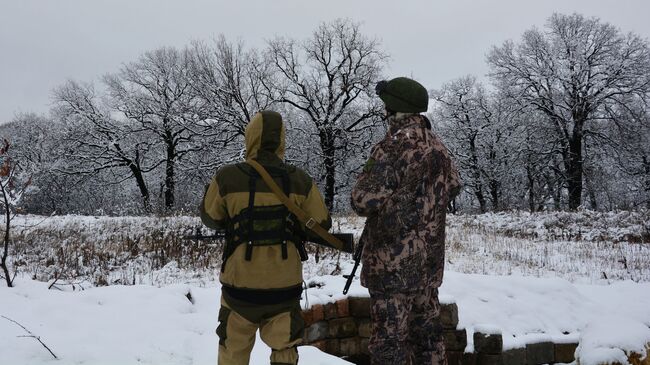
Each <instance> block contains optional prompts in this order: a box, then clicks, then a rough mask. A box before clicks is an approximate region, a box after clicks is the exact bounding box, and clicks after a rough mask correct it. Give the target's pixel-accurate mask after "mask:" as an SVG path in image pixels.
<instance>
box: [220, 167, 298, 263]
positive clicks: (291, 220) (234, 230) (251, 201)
mask: <svg viewBox="0 0 650 365" xmlns="http://www.w3.org/2000/svg"><path fill="white" fill-rule="evenodd" d="M278 170H280V169H278ZM278 170H276V171H278ZM281 179H282V184H281V187H282V189H283V191H284V193H285V194H286V195H289V193H290V191H289V190H290V181H289V175H288V174H287V172H286V171H284V170H283V169H282V170H281ZM259 180H261V177H260V176H259V175H258V174H257V173H256V172H254V171H253V172H251V174H250V177H249V181H248V187H249V195H248V207H247V208H245V209H243V210H242V211H241V212H239V214H237V215H236V216H234V217H232V218H230V219H229V220H228V228H227V231H226V246H225V248H224V251H223V260H222V262H223V264H222V267H221V272H224V268H225V265H226V262H227V261H228V259H229V258H230V257H231V256H232V255H233V253H234V252H235V250H236V249H237V247H239V246H240V245H246V250H245V256H244V259H245V260H246V261H251V260H252V258H253V255H254V248H255V247H259V246H272V245H280V246H281V251H282V259H283V260H286V259H287V258H288V245H287V242H293V243H294V245H295V246H296V248H297V249H298V252H299V254H300V259H301V261H306V260H307V253H306V251H305V248H304V245H303V235H304V234H303V233H302V229H301V227H300V225H299V224H298V223H297V222H298V220H297V219H296V217H295V216H294V215H293V214H292V213H291V212H290V211H289V210H288V209H287V207H286V206H284V205H283V204H277V205H269V206H255V192H256V190H257V183H258V181H259ZM262 183H263V182H262Z"/></svg>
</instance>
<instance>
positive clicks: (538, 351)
mask: <svg viewBox="0 0 650 365" xmlns="http://www.w3.org/2000/svg"><path fill="white" fill-rule="evenodd" d="M554 362H555V345H554V344H553V342H539V343H529V344H528V345H526V363H527V364H528V365H541V364H551V363H554Z"/></svg>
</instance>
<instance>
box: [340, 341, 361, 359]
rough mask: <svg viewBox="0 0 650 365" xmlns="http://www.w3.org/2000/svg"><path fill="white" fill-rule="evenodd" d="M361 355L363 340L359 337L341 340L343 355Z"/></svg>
mask: <svg viewBox="0 0 650 365" xmlns="http://www.w3.org/2000/svg"><path fill="white" fill-rule="evenodd" d="M359 354H361V339H359V337H352V338H345V339H342V340H341V355H343V356H353V355H359Z"/></svg>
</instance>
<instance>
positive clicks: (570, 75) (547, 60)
mask: <svg viewBox="0 0 650 365" xmlns="http://www.w3.org/2000/svg"><path fill="white" fill-rule="evenodd" d="M488 63H489V65H490V66H491V68H492V76H493V77H494V78H495V79H496V80H497V81H498V82H499V83H501V85H508V89H509V90H510V91H514V92H515V93H514V94H512V95H511V96H512V97H513V98H515V99H519V100H522V101H525V102H526V103H527V104H529V105H531V106H534V107H535V108H537V109H538V110H540V111H541V112H543V113H544V114H545V115H546V116H547V117H548V121H549V123H551V125H552V126H553V127H554V129H555V133H554V135H553V136H552V137H551V138H553V139H554V140H555V141H556V142H557V143H558V145H559V147H560V155H561V159H562V164H563V170H564V174H565V184H566V187H567V189H568V196H569V208H570V209H577V208H578V207H579V206H580V205H581V203H582V194H583V163H584V152H585V151H584V148H583V147H584V139H585V136H587V135H589V134H590V133H591V125H592V124H593V123H594V121H598V120H611V116H610V115H609V113H608V111H609V109H610V107H611V106H613V105H620V104H621V102H622V100H623V99H624V98H625V97H626V96H628V95H642V94H644V93H646V92H647V91H648V89H649V88H650V51H649V48H648V43H647V41H645V40H644V39H642V38H641V37H639V36H638V35H635V34H632V33H629V34H622V33H621V31H620V30H619V29H617V28H616V27H614V26H613V25H611V24H608V23H603V22H601V21H600V20H599V19H596V18H589V19H588V18H585V17H583V16H582V15H578V14H573V15H561V14H554V15H553V16H551V17H550V18H549V20H548V23H547V31H546V32H543V31H540V30H537V29H532V30H529V31H527V32H525V33H524V36H523V38H522V40H521V43H519V44H515V43H513V42H511V41H508V42H506V43H504V44H503V45H502V46H500V47H495V48H493V49H492V51H491V52H490V53H489V55H488Z"/></svg>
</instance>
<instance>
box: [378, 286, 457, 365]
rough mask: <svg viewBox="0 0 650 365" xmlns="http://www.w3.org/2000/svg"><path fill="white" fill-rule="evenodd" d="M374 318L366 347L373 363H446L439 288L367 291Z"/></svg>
mask: <svg viewBox="0 0 650 365" xmlns="http://www.w3.org/2000/svg"><path fill="white" fill-rule="evenodd" d="M370 298H371V308H370V310H371V316H372V318H373V324H372V334H371V336H370V343H369V346H368V347H369V350H370V359H371V362H372V364H373V365H395V364H412V365H425V364H426V365H430V364H436V365H438V364H447V358H446V356H445V346H444V343H443V339H442V327H441V325H440V320H439V315H440V303H439V302H438V290H437V289H435V288H427V289H426V290H424V291H423V292H422V293H419V294H391V295H386V293H373V292H370Z"/></svg>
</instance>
